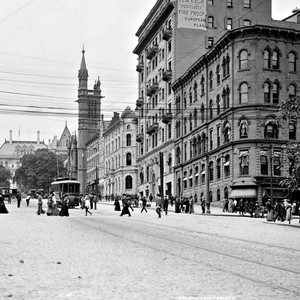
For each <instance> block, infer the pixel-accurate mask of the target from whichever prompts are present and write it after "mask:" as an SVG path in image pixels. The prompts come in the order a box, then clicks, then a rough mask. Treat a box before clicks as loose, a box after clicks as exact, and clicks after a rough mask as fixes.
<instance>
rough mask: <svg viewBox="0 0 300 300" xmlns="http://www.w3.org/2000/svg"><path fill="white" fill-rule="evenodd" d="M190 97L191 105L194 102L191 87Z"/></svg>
mask: <svg viewBox="0 0 300 300" xmlns="http://www.w3.org/2000/svg"><path fill="white" fill-rule="evenodd" d="M189 99H190V105H191V104H192V103H193V93H192V88H191V87H190V91H189Z"/></svg>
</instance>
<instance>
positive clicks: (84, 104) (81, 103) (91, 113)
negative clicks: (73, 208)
mask: <svg viewBox="0 0 300 300" xmlns="http://www.w3.org/2000/svg"><path fill="white" fill-rule="evenodd" d="M84 53H85V51H84V50H82V59H81V65H80V70H79V72H78V81H79V86H78V100H77V102H78V140H77V149H78V173H77V174H78V178H77V179H78V181H79V182H80V192H81V193H82V194H84V193H85V188H86V182H87V181H86V173H87V151H86V143H87V142H88V141H89V140H90V139H91V138H92V137H93V136H95V135H96V134H98V133H99V131H100V116H101V99H102V98H103V97H102V96H101V89H100V85H101V83H100V79H99V77H98V80H97V81H96V82H95V84H94V89H93V90H89V89H88V77H89V75H88V70H87V68H86V63H85V57H84Z"/></svg>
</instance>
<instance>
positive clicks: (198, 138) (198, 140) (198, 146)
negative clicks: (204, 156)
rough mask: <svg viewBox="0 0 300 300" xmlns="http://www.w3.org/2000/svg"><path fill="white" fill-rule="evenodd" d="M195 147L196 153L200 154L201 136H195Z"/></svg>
mask: <svg viewBox="0 0 300 300" xmlns="http://www.w3.org/2000/svg"><path fill="white" fill-rule="evenodd" d="M197 148H198V154H199V155H200V154H201V137H200V135H198V136H197Z"/></svg>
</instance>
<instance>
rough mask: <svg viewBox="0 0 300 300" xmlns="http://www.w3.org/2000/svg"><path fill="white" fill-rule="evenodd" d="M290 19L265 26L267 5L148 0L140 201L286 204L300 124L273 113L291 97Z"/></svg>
mask: <svg viewBox="0 0 300 300" xmlns="http://www.w3.org/2000/svg"><path fill="white" fill-rule="evenodd" d="M298 14H299V12H298V11H296V12H295V13H294V14H293V16H291V17H289V18H287V19H285V20H284V21H274V20H272V17H271V0H232V1H217V0H207V1H188V0H187V1H182V0H177V1H170V0H158V1H157V2H156V4H155V5H154V7H153V8H152V10H151V11H150V13H149V14H148V16H147V17H146V19H145V20H144V22H143V23H142V25H141V26H140V28H139V30H138V31H137V33H136V35H137V37H138V44H137V46H136V48H135V49H134V53H135V54H137V55H138V64H137V67H136V69H137V72H138V74H139V95H138V99H137V101H136V106H137V112H138V132H137V136H136V139H137V141H138V142H139V146H138V173H139V176H138V192H139V194H140V195H145V196H149V195H150V194H152V195H153V196H156V195H158V194H159V195H161V192H162V193H163V195H166V194H167V195H173V196H183V197H191V196H192V197H193V198H194V201H195V202H196V203H197V202H198V203H199V200H200V197H204V198H206V200H207V201H208V202H210V201H217V200H221V199H222V198H223V197H226V198H230V197H231V198H238V199H240V198H244V199H252V200H259V201H262V199H263V197H269V196H270V193H271V192H270V190H271V186H272V187H273V191H274V198H276V197H278V198H281V197H284V192H283V190H282V189H281V188H280V186H279V181H280V180H281V179H282V178H284V176H286V170H285V169H284V167H283V164H282V162H283V160H284V159H285V149H284V147H283V146H284V144H285V143H286V142H287V141H290V140H295V139H296V137H297V129H298V125H297V124H286V123H278V121H277V120H276V118H275V115H276V111H277V105H278V104H279V102H280V100H281V99H285V98H286V97H292V96H293V95H296V94H297V91H298V85H297V79H296V78H297V76H298V75H297V72H298V69H299V68H300V65H299V61H298V58H299V54H300V48H299V29H300V27H299V24H298V23H297V21H298V20H299V18H297V16H298ZM298 65H299V66H298ZM161 158H162V159H161ZM271 181H272V182H271Z"/></svg>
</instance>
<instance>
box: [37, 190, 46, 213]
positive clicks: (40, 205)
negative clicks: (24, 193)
mask: <svg viewBox="0 0 300 300" xmlns="http://www.w3.org/2000/svg"><path fill="white" fill-rule="evenodd" d="M37 196H38V210H37V212H36V213H37V215H41V214H44V213H45V211H44V210H43V198H42V196H41V194H40V193H39V192H37Z"/></svg>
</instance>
